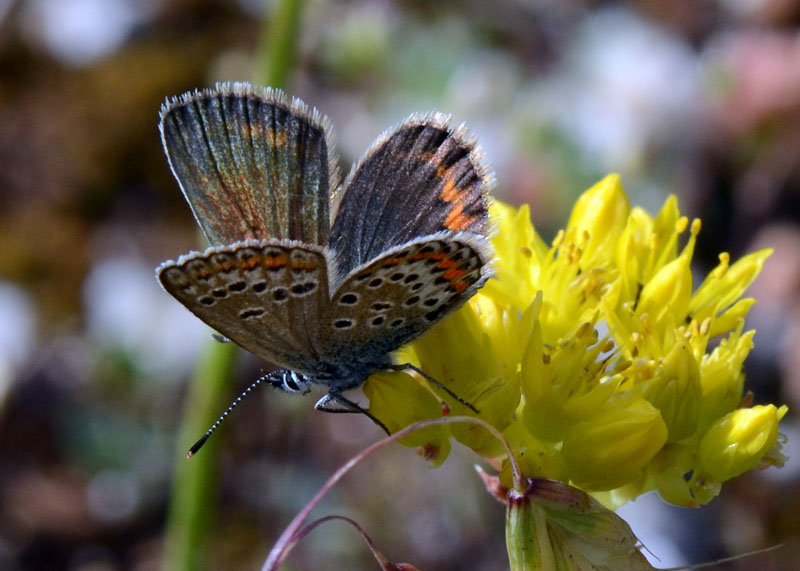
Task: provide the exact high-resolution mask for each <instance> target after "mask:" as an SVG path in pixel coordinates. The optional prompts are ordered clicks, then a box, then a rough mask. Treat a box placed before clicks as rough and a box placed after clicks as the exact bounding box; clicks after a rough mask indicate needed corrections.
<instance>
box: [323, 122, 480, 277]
mask: <svg viewBox="0 0 800 571" xmlns="http://www.w3.org/2000/svg"><path fill="white" fill-rule="evenodd" d="M490 185H491V175H490V174H489V170H488V168H487V167H486V165H485V162H484V159H483V157H482V155H481V153H480V151H479V150H478V149H477V147H476V144H475V141H474V140H473V139H472V138H471V137H469V136H468V135H467V134H466V132H465V131H464V129H462V128H456V129H454V128H452V127H450V126H449V125H448V123H447V118H446V117H445V116H443V115H440V114H432V115H427V116H412V117H411V118H409V119H408V120H406V121H405V122H404V123H402V124H401V125H400V126H399V127H397V128H396V129H395V130H394V131H391V132H388V133H386V134H384V135H383V136H382V137H380V138H379V139H378V140H377V141H376V142H375V144H374V145H373V146H372V147H371V148H370V150H368V151H367V153H366V154H365V155H364V156H363V157H362V158H361V160H360V161H359V162H358V163H357V164H356V165H355V166H354V167H353V170H352V171H351V173H350V175H349V176H348V178H347V182H346V183H345V190H344V191H343V194H342V195H341V196H338V197H337V201H338V202H337V204H336V207H335V209H336V212H335V214H334V222H333V227H332V229H331V242H330V243H331V246H332V247H333V249H334V250H335V251H336V252H337V255H338V261H339V269H340V270H341V271H342V272H343V273H344V274H346V273H349V272H350V271H352V270H353V269H354V268H356V267H357V266H360V265H362V264H365V263H367V262H369V261H370V260H373V259H375V258H377V257H378V256H379V255H381V254H382V253H383V252H384V251H386V250H389V249H390V248H392V247H394V246H400V245H402V244H405V243H407V242H409V241H410V240H413V239H415V238H418V237H420V236H428V235H431V234H435V233H437V232H439V231H442V230H450V231H452V232H471V233H475V234H485V232H486V230H487V224H488V198H487V192H488V189H489V186H490Z"/></svg>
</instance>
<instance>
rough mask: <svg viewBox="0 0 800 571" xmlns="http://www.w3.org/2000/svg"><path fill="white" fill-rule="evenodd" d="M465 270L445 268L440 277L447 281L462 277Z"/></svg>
mask: <svg viewBox="0 0 800 571" xmlns="http://www.w3.org/2000/svg"><path fill="white" fill-rule="evenodd" d="M466 273H467V271H466V270H459V269H458V268H453V269H451V270H447V271H446V272H445V273H443V274H442V277H443V278H444V279H446V280H449V281H451V282H452V281H455V280H457V279H460V278H461V277H463V275H464V274H466Z"/></svg>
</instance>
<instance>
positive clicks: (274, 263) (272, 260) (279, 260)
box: [264, 254, 289, 268]
mask: <svg viewBox="0 0 800 571" xmlns="http://www.w3.org/2000/svg"><path fill="white" fill-rule="evenodd" d="M288 261H289V256H287V255H286V254H283V255H280V256H269V257H267V258H265V259H264V267H267V268H282V267H283V266H285V265H286V263H287V262H288Z"/></svg>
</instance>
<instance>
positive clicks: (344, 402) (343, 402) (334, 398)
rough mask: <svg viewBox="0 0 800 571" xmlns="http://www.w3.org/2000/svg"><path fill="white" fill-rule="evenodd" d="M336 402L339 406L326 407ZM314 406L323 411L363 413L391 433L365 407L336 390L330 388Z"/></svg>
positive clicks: (388, 432)
mask: <svg viewBox="0 0 800 571" xmlns="http://www.w3.org/2000/svg"><path fill="white" fill-rule="evenodd" d="M333 403H336V404H338V405H340V407H341V408H328V407H327V405H329V404H333ZM314 408H315V409H317V410H321V411H323V412H333V413H359V414H363V415H364V416H366V417H367V418H369V419H370V420H371V421H372V422H374V423H375V424H377V425H378V426H379V427H380V428H381V429H382V430H383V431H384V432H385V433H386V434H391V432H390V431H389V429H388V428H386V425H385V424H383V423H382V422H381V421H380V420H378V419H377V418H376V417H375V416H374V415H373V414H372V413H370V412H369V410H367V409H365V408H364V407H363V406H361V405H359V404H357V403H354V402H353V401H351V400H350V399H349V398H347V397H345V396H344V395H342V393H340V392H338V391H334V390H331V391H329V392H328V394H326V395H325V396H324V397H322V398H321V399H319V400H318V401H317V404H315V405H314Z"/></svg>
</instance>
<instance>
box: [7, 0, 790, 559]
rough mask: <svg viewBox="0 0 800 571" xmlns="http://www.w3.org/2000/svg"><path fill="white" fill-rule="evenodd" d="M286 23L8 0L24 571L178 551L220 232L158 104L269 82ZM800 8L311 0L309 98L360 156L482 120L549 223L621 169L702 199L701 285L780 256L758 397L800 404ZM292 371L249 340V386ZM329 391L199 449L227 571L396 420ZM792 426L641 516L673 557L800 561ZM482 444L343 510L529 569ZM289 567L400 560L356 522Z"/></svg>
mask: <svg viewBox="0 0 800 571" xmlns="http://www.w3.org/2000/svg"><path fill="white" fill-rule="evenodd" d="M270 13H271V3H270V2H265V1H264V0H238V1H235V0H227V1H216V2H215V1H212V0H19V1H14V0H0V568H2V569H9V570H22V569H25V570H28V569H31V570H34V569H37V570H38V569H69V570H75V571H101V570H117V569H135V570H142V571H144V570H150V569H160V568H161V567H162V552H163V547H164V530H165V519H166V512H167V505H168V501H169V498H170V483H171V478H172V472H173V469H174V466H175V464H176V461H178V460H179V459H180V458H181V457H182V456H183V454H184V451H185V449H186V448H187V447H188V446H189V445H190V444H191V443H192V441H186V442H182V441H181V442H179V441H178V439H177V438H176V433H177V430H178V427H179V424H180V420H181V417H182V412H183V404H184V401H185V397H186V391H187V379H188V378H189V377H190V375H191V372H192V370H193V368H194V366H195V363H196V362H197V360H198V357H199V355H200V354H201V352H202V351H203V350H204V348H205V347H207V346H208V344H209V342H208V339H209V337H210V332H209V331H208V329H207V328H205V326H203V325H202V324H201V323H200V322H199V321H198V320H196V319H195V318H193V317H192V316H191V315H190V314H189V313H188V312H187V311H186V310H184V309H183V307H182V306H181V305H180V304H179V303H177V302H176V301H174V300H173V299H171V298H170V297H169V296H168V295H167V294H166V293H164V292H163V291H162V290H161V289H160V288H159V286H158V285H157V283H156V281H155V280H154V278H153V268H154V267H155V266H156V265H157V264H158V263H160V262H161V261H163V260H165V259H168V258H176V257H177V256H178V255H180V254H182V253H185V252H187V251H189V250H190V249H193V248H196V247H198V245H199V244H200V242H199V237H198V232H197V229H196V226H195V224H194V221H193V220H192V217H191V214H190V212H189V208H188V207H187V205H186V204H185V203H184V200H183V198H182V196H181V194H180V192H179V190H178V186H177V184H176V183H175V181H174V180H173V179H172V176H171V174H170V172H169V169H168V167H167V163H166V160H165V158H164V156H163V153H162V150H161V143H160V140H159V137H158V132H157V112H158V108H159V106H160V104H161V103H162V102H163V101H164V99H165V97H167V96H171V95H175V94H178V93H181V92H183V91H186V90H189V89H193V88H196V87H203V86H210V85H212V84H213V83H214V82H215V81H219V80H249V79H251V78H252V77H253V76H254V73H255V72H254V69H255V67H256V66H257V65H258V63H257V58H258V53H259V46H260V45H261V44H262V42H265V41H268V39H269V38H265V37H264V29H265V27H264V26H265V22H264V19H265V15H266V16H267V17H268V16H269V14H270ZM267 23H268V22H267ZM798 24H800V1H798V0H716V1H712V0H674V1H670V2H659V1H657V0H651V1H645V0H641V1H633V0H631V1H628V2H599V1H598V2H591V1H579V0H562V1H555V2H548V1H545V0H498V1H495V2H485V1H483V0H463V1H459V0H441V1H437V2H425V1H421V0H420V1H412V0H408V1H402V2H390V1H388V0H353V1H333V0H331V1H324V0H308V1H307V2H305V3H304V10H303V18H302V23H301V31H300V33H299V34H298V35H297V36H296V38H295V40H296V47H297V53H296V57H295V62H294V67H293V69H292V72H291V74H290V76H289V80H288V83H287V91H289V92H290V93H292V94H294V95H296V96H298V97H300V98H302V99H303V100H305V101H306V102H307V103H308V104H310V105H313V106H316V107H317V108H319V109H320V110H321V111H322V112H323V113H325V114H327V115H328V116H329V117H330V118H331V120H332V121H333V124H334V126H335V129H336V134H337V148H338V150H339V154H340V156H341V158H342V163H343V170H344V171H345V172H347V170H348V168H349V164H350V163H351V162H352V161H354V160H356V159H357V158H358V157H359V156H360V155H361V153H362V152H364V151H365V150H366V148H367V147H368V145H369V144H370V143H371V141H372V140H374V138H375V137H376V136H377V135H378V134H380V133H381V132H382V131H383V130H384V129H387V128H389V127H390V126H392V125H394V124H396V123H397V122H399V121H401V120H402V119H403V118H405V117H406V116H407V115H408V114H410V113H412V112H420V111H427V110H430V109H438V110H440V111H444V112H447V113H450V114H452V115H453V118H454V120H455V121H456V122H461V121H465V122H466V123H467V125H468V127H469V128H470V129H471V130H472V132H473V133H475V134H476V135H477V137H478V139H479V141H480V144H481V146H482V148H483V149H484V151H485V154H486V155H487V157H488V159H489V161H490V162H491V164H492V165H493V167H494V170H495V172H496V175H497V180H498V184H497V188H496V191H495V194H496V195H497V196H498V197H500V198H502V199H503V200H505V201H507V202H510V203H513V204H521V203H525V202H527V203H530V204H531V205H532V212H533V218H534V223H535V224H536V227H537V229H538V230H539V232H540V233H541V234H542V235H543V236H544V237H545V239H546V240H550V239H552V238H553V236H554V235H555V232H556V231H557V229H558V228H560V227H562V226H563V225H564V224H565V223H566V217H567V215H568V213H569V209H570V207H571V204H572V202H573V201H574V199H575V198H576V197H577V196H578V195H579V193H580V192H581V191H582V190H584V189H585V188H587V187H588V186H589V185H590V184H591V183H592V182H594V181H595V180H597V179H598V178H600V177H601V176H602V175H604V174H605V173H608V172H612V171H615V172H619V173H620V174H621V175H622V181H623V184H624V185H625V187H626V189H627V191H628V193H629V195H630V196H631V201H632V202H633V203H634V204H636V205H641V206H644V207H646V208H648V209H650V210H651V211H655V210H656V209H657V208H659V207H660V205H661V203H662V202H663V200H664V199H665V198H666V196H667V195H668V194H670V193H676V194H677V195H678V197H679V200H680V205H681V208H682V211H683V212H684V213H685V214H687V215H688V216H690V217H701V218H702V219H703V231H702V233H701V234H700V239H699V243H698V251H697V254H696V259H697V272H698V275H700V274H701V273H705V272H706V271H708V269H709V268H710V267H713V265H715V264H716V256H717V254H718V253H719V252H720V251H729V252H730V253H731V255H732V256H733V258H737V257H738V256H740V255H742V254H743V253H745V252H747V251H752V250H754V249H757V248H761V247H765V246H772V247H774V248H775V249H776V252H775V254H774V255H773V257H772V258H771V259H770V260H769V261H768V263H767V267H766V269H765V270H764V272H763V274H762V276H761V277H760V278H759V279H758V281H757V282H756V283H755V284H754V285H753V286H752V287H751V289H750V291H749V292H748V293H749V295H751V296H753V297H756V298H757V299H758V304H757V305H756V306H755V307H754V308H753V309H752V310H751V313H750V318H749V321H748V326H749V327H751V328H755V329H757V331H758V333H757V335H756V348H755V350H754V351H753V352H752V353H751V356H750V358H749V359H748V361H747V372H748V383H747V386H748V388H750V389H751V390H753V391H754V392H755V395H756V399H755V400H756V402H776V403H786V404H789V406H790V407H791V408H792V409H793V410H796V409H797V407H798V406H799V405H800V34H799V33H798V32H800V28H799V27H798ZM265 366H266V365H265V364H264V363H262V362H260V361H259V360H258V359H256V358H254V357H252V356H250V355H245V354H241V355H240V356H239V358H238V360H237V365H236V371H237V381H236V386H235V387H234V386H232V387H230V391H229V392H230V394H231V395H232V394H233V393H234V392H235V391H236V390H240V389H243V388H244V387H245V386H246V385H247V384H249V382H251V381H252V380H254V379H255V378H256V377H257V376H258V375H259V373H260V372H261V371H262V370H264V367H265ZM313 403H314V400H313V399H312V398H311V397H309V398H305V399H304V398H293V397H291V396H289V395H284V394H279V393H276V392H272V391H268V390H265V391H262V392H259V393H257V395H256V396H255V397H253V398H251V399H250V400H249V401H248V402H246V403H245V404H244V405H243V406H242V407H240V409H239V410H237V413H236V414H235V415H234V416H233V417H232V418H231V419H230V420H229V421H228V423H227V425H226V426H225V427H224V428H223V429H222V430H221V431H220V432H219V434H217V435H216V436H215V438H214V441H215V445H214V446H210V447H209V448H208V449H207V450H206V449H204V450H203V451H202V452H201V454H206V455H210V458H211V459H212V461H213V463H215V464H216V465H218V466H219V475H218V479H219V491H218V492H214V494H216V497H217V499H218V505H217V507H216V508H208V510H207V512H206V513H205V514H204V516H203V519H204V524H205V525H207V527H208V530H209V534H210V535H209V537H208V539H207V540H206V542H205V545H206V546H207V548H208V549H207V553H206V554H203V555H202V559H204V562H205V566H206V567H207V568H209V569H234V568H240V569H252V568H259V567H260V565H261V563H262V562H263V560H264V558H265V557H266V554H267V552H268V551H269V548H270V546H271V545H272V542H274V541H275V540H276V539H277V537H278V535H279V534H280V532H281V530H282V529H283V527H284V526H285V525H286V524H287V523H288V521H289V520H290V519H291V517H292V516H293V515H294V513H296V511H297V510H298V509H299V508H300V507H301V506H302V505H303V504H304V503H305V502H306V501H307V500H308V499H309V498H310V497H311V495H312V494H313V493H314V492H315V491H316V490H317V489H318V488H319V486H320V485H321V484H322V482H323V481H324V480H325V478H326V477H327V476H328V475H329V474H330V473H332V472H333V471H334V470H335V469H336V468H337V467H338V466H339V465H340V464H342V463H343V462H344V461H345V460H346V459H348V458H349V457H350V456H352V455H353V454H354V453H355V452H357V451H358V450H360V449H362V448H363V447H365V446H366V445H368V444H370V443H372V442H374V441H375V440H377V439H378V438H379V437H380V436H381V432H380V431H379V430H378V429H377V428H376V427H375V426H373V425H372V424H371V423H370V421H369V420H368V419H366V418H364V417H357V416H351V415H325V414H321V413H318V412H315V411H313V410H312V406H313ZM227 404H228V401H227V400H226V401H221V402H219V403H218V406H217V407H216V408H218V409H219V411H221V410H222V409H224V407H225V406H227ZM782 428H783V432H784V433H786V434H787V435H788V436H789V441H788V444H787V446H786V448H785V452H787V453H788V454H789V455H790V457H791V458H790V460H789V463H788V464H787V466H786V467H784V468H783V469H781V470H776V469H770V470H768V471H765V472H760V473H755V474H749V475H747V476H745V477H741V478H739V479H737V480H736V481H734V482H731V483H729V484H728V485H726V486H725V488H724V490H723V492H722V495H721V497H720V498H718V500H717V501H715V502H713V503H712V504H711V505H710V506H709V507H707V508H704V509H701V510H682V509H677V508H669V507H667V506H664V505H663V504H660V503H659V501H658V499H657V498H653V497H644V498H641V499H639V500H637V501H636V502H634V503H633V504H631V505H629V506H627V507H626V508H624V509H623V511H622V515H623V516H624V517H626V519H628V521H630V522H631V524H632V525H633V527H634V531H635V532H637V533H638V534H639V535H640V537H641V538H642V539H643V541H644V542H645V544H646V545H647V546H648V547H649V549H650V550H651V551H652V552H653V553H654V554H655V555H656V556H657V557H658V558H659V560H654V561H655V562H656V564H657V565H658V566H661V567H666V566H670V565H680V564H687V563H689V562H700V561H704V560H709V559H713V558H716V557H722V556H726V555H730V554H736V553H742V552H745V551H749V550H753V549H758V548H762V547H768V546H771V545H775V544H778V543H785V546H784V547H783V548H782V549H780V550H777V551H774V552H771V553H768V554H764V555H760V556H758V557H756V558H753V559H747V560H744V561H741V562H738V563H735V564H731V565H728V566H725V567H723V566H720V567H719V568H721V569H722V568H725V569H750V568H754V567H758V568H759V569H767V570H777V569H781V570H782V569H787V570H788V569H793V568H796V565H797V561H799V560H800V546H799V545H798V544H800V541H798V538H799V537H800V516H798V514H800V486H799V485H798V483H799V481H800V462H799V461H798V456H800V449H799V448H800V447H799V446H798V441H800V433H799V432H798V424H797V417H796V415H794V413H793V412H790V415H789V416H788V417H787V418H786V419H785V420H784V423H783V425H782ZM197 436H200V434H197ZM478 461H479V459H477V458H475V457H474V456H472V455H471V453H470V452H468V451H465V450H462V449H459V448H458V447H456V450H455V452H454V454H453V455H452V456H451V457H450V458H449V459H448V461H447V462H446V463H445V465H444V466H443V467H441V468H438V469H430V468H429V467H428V465H427V464H426V463H425V462H424V461H423V460H422V459H419V458H417V457H416V456H415V452H414V450H411V449H408V448H404V447H401V446H394V447H392V448H391V449H390V450H387V451H384V452H382V453H380V454H379V455H378V456H375V457H373V458H371V459H370V460H369V461H368V462H366V463H365V464H364V465H362V466H360V467H359V468H357V469H356V471H355V472H354V473H352V474H350V475H349V476H347V477H346V479H345V480H344V481H343V482H342V483H341V485H339V486H338V487H337V488H335V490H334V492H333V493H332V494H331V495H330V496H329V497H328V498H327V499H326V501H325V502H324V504H323V506H322V508H321V509H320V510H319V512H318V514H319V515H324V514H327V513H339V514H344V515H348V516H350V517H352V518H354V519H356V520H357V521H359V522H360V523H361V525H362V526H363V527H364V528H365V529H366V530H367V532H368V533H370V534H371V535H372V537H373V539H374V540H375V541H376V542H377V544H378V545H379V546H380V548H381V549H382V550H383V551H384V552H385V553H386V554H387V555H388V556H389V557H390V558H391V559H393V560H395V561H409V562H411V563H413V564H415V565H417V566H418V567H420V568H422V569H426V570H450V569H476V570H502V569H505V568H506V567H507V563H506V559H505V544H504V537H503V519H504V510H503V507H502V506H501V505H500V504H498V503H496V502H495V501H494V500H493V499H491V498H490V497H489V496H488V494H486V493H485V492H484V491H483V490H482V489H481V483H480V482H479V480H478V478H477V477H476V474H475V472H474V470H473V464H474V463H476V462H478ZM189 469H191V466H189ZM287 568H292V569H320V568H325V569H373V568H376V566H375V564H374V563H373V562H372V561H371V559H370V556H369V553H368V551H367V549H366V547H365V546H364V545H363V543H362V542H361V541H360V539H359V538H358V537H357V535H356V533H355V532H354V531H353V530H352V529H351V528H349V527H347V526H345V525H344V524H342V523H336V522H334V523H328V524H325V525H324V526H322V527H321V528H318V529H317V530H315V531H314V532H313V533H312V534H311V535H310V536H308V537H307V538H306V539H305V541H304V542H303V543H302V544H301V545H300V546H299V548H298V549H297V550H296V552H295V553H293V554H292V556H291V557H290V563H289V564H288V566H287Z"/></svg>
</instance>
